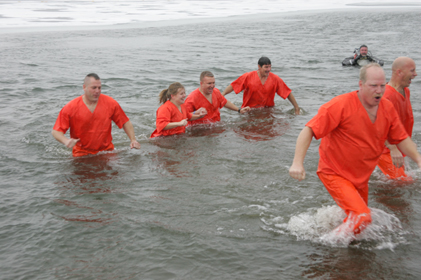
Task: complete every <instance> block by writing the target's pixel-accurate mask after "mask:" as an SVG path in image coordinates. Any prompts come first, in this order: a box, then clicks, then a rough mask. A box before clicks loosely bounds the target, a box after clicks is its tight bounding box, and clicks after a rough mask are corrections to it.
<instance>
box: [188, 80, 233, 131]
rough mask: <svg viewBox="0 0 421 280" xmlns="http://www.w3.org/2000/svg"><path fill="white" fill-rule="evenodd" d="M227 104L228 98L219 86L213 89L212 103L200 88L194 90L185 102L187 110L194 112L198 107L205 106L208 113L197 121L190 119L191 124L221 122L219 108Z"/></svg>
mask: <svg viewBox="0 0 421 280" xmlns="http://www.w3.org/2000/svg"><path fill="white" fill-rule="evenodd" d="M225 104H227V99H226V98H225V97H224V96H222V94H221V92H220V91H219V89H217V88H214V89H213V92H212V103H210V102H209V100H207V99H206V97H205V96H204V95H203V94H202V93H201V92H200V90H199V89H196V90H194V91H192V92H191V93H190V94H189V96H187V98H186V101H185V102H184V105H186V108H187V111H188V112H194V111H196V110H197V109H199V108H201V107H204V108H206V111H207V112H208V113H207V114H206V115H205V116H204V117H203V118H200V119H198V120H195V121H189V125H192V124H200V123H214V122H219V121H220V120H221V114H220V113H219V109H220V108H223V107H224V106H225Z"/></svg>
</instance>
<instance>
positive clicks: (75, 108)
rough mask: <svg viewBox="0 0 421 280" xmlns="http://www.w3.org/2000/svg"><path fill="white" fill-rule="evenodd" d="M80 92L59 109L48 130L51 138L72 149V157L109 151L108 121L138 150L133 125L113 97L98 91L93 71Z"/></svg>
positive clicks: (109, 132) (96, 77) (98, 83)
mask: <svg viewBox="0 0 421 280" xmlns="http://www.w3.org/2000/svg"><path fill="white" fill-rule="evenodd" d="M83 91H84V94H83V95H81V96H79V97H77V98H75V99H73V100H72V101H70V102H69V103H67V104H66V105H65V106H64V107H63V109H61V111H60V113H59V115H58V117H57V120H56V123H55V125H54V127H53V131H52V132H51V133H52V135H53V136H54V138H55V139H56V140H57V141H59V142H60V143H63V144H64V145H65V146H66V147H67V148H70V149H73V156H74V157H79V156H84V155H89V154H96V153H98V152H100V151H111V150H114V145H113V143H112V142H111V141H112V140H113V138H112V136H111V120H112V121H113V122H115V124H116V125H117V126H118V127H119V128H123V129H124V131H125V132H126V134H127V136H128V137H129V138H130V148H135V149H140V144H139V142H137V141H136V137H135V134H134V128H133V125H132V123H131V122H130V120H129V118H128V117H127V116H126V114H125V113H124V111H123V109H121V107H120V105H119V104H118V103H117V101H115V100H114V99H113V98H111V97H109V96H108V95H105V94H101V79H100V78H99V76H98V75H97V74H95V73H91V74H88V75H87V76H86V77H85V80H84V83H83ZM69 128H70V138H67V137H66V136H65V135H64V134H65V133H66V131H67V130H68V129H69Z"/></svg>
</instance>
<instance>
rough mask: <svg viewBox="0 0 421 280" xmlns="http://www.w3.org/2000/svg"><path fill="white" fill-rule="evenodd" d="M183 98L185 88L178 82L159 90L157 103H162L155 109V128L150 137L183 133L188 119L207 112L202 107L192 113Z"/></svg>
mask: <svg viewBox="0 0 421 280" xmlns="http://www.w3.org/2000/svg"><path fill="white" fill-rule="evenodd" d="M185 99H186V90H185V89H184V86H183V85H182V84H180V83H178V82H177V83H172V84H171V85H170V86H169V87H168V88H167V89H164V90H163V91H161V92H160V94H159V103H160V104H162V105H161V106H160V107H159V108H158V110H157V111H156V129H155V131H154V132H152V135H151V138H153V137H157V136H169V135H174V134H181V133H185V132H186V125H187V121H188V120H189V121H192V120H196V119H198V118H201V117H203V116H205V115H206V114H207V112H206V109H205V108H203V107H202V108H200V109H199V110H197V111H195V112H193V113H191V112H187V109H186V106H184V100H185Z"/></svg>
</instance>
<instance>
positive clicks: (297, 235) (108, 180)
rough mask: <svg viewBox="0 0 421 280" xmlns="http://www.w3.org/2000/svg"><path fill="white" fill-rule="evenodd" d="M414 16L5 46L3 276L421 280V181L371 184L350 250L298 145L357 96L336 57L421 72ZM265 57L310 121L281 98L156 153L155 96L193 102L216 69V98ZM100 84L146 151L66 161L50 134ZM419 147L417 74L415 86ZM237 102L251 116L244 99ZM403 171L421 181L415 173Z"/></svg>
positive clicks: (1, 95) (107, 33)
mask: <svg viewBox="0 0 421 280" xmlns="http://www.w3.org/2000/svg"><path fill="white" fill-rule="evenodd" d="M420 14H421V12H420V10H419V9H411V10H409V9H396V10H391V9H381V10H377V11H373V10H353V11H336V12H333V11H332V12H317V13H301V14H289V15H287V14H279V15H274V16H264V17H263V16H262V17H260V18H259V17H253V18H246V17H244V18H237V19H221V20H208V21H205V20H203V21H196V22H193V23H191V24H180V25H168V26H162V27H151V28H130V29H124V28H120V29H108V30H94V31H92V30H91V31H89V30H85V31H84V30H79V31H61V32H60V31H54V32H33V33H16V34H14V33H9V34H0V42H1V43H0V59H1V60H0V61H1V65H2V67H1V68H0V108H1V118H0V128H1V134H0V141H1V143H3V145H1V146H0V159H1V161H0V176H1V197H0V207H1V211H0V215H1V219H0V256H1V257H0V258H1V259H0V268H1V269H0V271H1V273H0V278H1V279H306V278H310V279H419V278H420V277H421V270H420V268H419V261H420V257H419V252H420V249H421V238H420V237H421V218H420V215H421V206H420V205H421V204H420V200H421V192H420V187H421V184H420V182H419V181H418V180H417V181H416V182H415V183H413V184H409V185H408V184H407V185H403V184H397V183H393V182H388V181H386V180H385V178H384V177H383V176H382V175H381V174H380V172H379V171H377V170H376V171H375V172H374V174H373V176H372V178H371V181H370V187H371V189H370V196H369V205H370V207H371V208H372V210H373V217H374V222H373V225H372V226H370V227H369V228H368V229H367V231H366V232H365V233H364V235H362V236H361V238H360V240H358V241H357V242H355V243H353V245H350V246H347V245H344V244H343V243H341V242H335V240H334V239H332V238H331V237H329V232H330V230H332V229H333V228H334V227H335V226H336V225H338V224H339V223H340V222H341V219H342V218H343V216H342V213H341V211H340V210H339V209H338V208H337V207H336V206H335V203H334V202H333V200H332V199H331V197H330V195H329V194H328V193H327V192H326V191H325V189H324V187H323V185H322V184H321V182H320V181H319V180H318V178H317V176H316V174H315V171H316V169H317V161H318V153H317V148H318V143H317V141H314V143H313V144H312V146H311V147H310V150H309V152H308V154H307V158H306V162H305V166H306V169H307V179H306V180H305V181H302V182H297V181H294V180H292V179H290V178H289V176H288V168H289V166H290V164H291V161H292V157H293V153H294V147H295V140H296V137H297V135H298V133H299V131H300V130H301V129H302V127H303V126H304V124H305V123H306V122H307V121H308V120H309V119H310V118H311V117H312V116H313V115H315V114H316V112H317V109H318V107H319V106H320V105H321V104H323V103H324V102H326V101H328V100H330V99H331V98H332V97H333V96H335V95H337V94H340V93H345V92H349V91H351V90H354V89H357V83H358V69H355V68H343V67H342V66H341V61H342V59H343V58H344V57H346V56H349V55H350V53H352V51H353V49H354V48H355V47H357V46H359V45H360V44H362V43H366V44H367V45H368V46H369V49H370V50H371V51H372V53H373V55H375V56H376V57H378V58H380V59H383V60H385V66H384V68H385V70H386V73H387V76H388V77H390V66H391V62H392V61H393V60H394V58H395V57H397V56H401V55H408V56H411V57H412V58H413V59H414V60H415V61H416V63H418V64H420V61H421V51H420V37H419V30H418V28H417V24H418V23H419V18H420ZM261 55H267V56H269V57H270V58H271V60H272V66H273V67H272V71H273V72H274V73H276V74H279V75H280V76H281V77H282V78H283V79H284V81H285V82H286V83H287V85H288V86H289V87H290V88H291V89H292V90H293V93H294V95H295V97H296V99H297V101H298V103H299V105H300V106H301V107H302V108H303V109H304V110H305V111H306V114H305V115H302V116H294V115H292V114H291V113H290V112H289V111H290V109H291V108H292V106H291V105H290V104H289V102H288V101H283V100H281V99H280V98H279V97H277V98H276V107H275V108H272V109H262V110H255V111H253V112H252V113H251V114H249V115H241V116H240V115H238V114H237V113H236V112H231V111H227V110H225V109H223V110H222V114H221V115H222V122H220V123H218V124H216V125H214V126H211V127H196V128H195V129H192V130H190V131H188V133H187V134H186V135H185V136H179V137H169V138H165V139H160V140H157V141H149V139H148V137H149V136H150V134H151V133H152V131H153V130H154V128H155V127H154V122H155V111H156V109H157V107H158V100H157V99H158V98H157V96H158V93H159V91H160V90H161V89H163V88H165V87H167V86H168V85H169V84H170V83H172V82H174V81H179V82H181V83H183V84H184V85H185V86H186V91H187V92H190V91H192V90H194V89H195V88H197V86H198V78H199V74H200V72H201V71H203V70H210V71H212V72H213V73H214V74H215V75H216V82H217V87H218V88H220V89H221V90H222V89H224V88H225V87H226V86H227V85H228V84H229V83H230V82H231V81H233V80H234V79H235V78H237V77H238V76H239V75H240V74H242V73H244V72H246V71H251V70H253V69H256V67H257V66H256V64H257V59H258V58H259V57H260V56H261ZM89 72H96V73H98V74H99V75H100V77H101V78H102V82H103V93H105V94H109V95H111V96H113V97H114V98H115V99H117V100H118V101H119V103H120V104H121V105H122V107H123V109H124V110H125V111H126V113H127V115H128V116H129V117H130V119H131V121H132V123H133V124H134V127H135V131H136V135H137V137H138V138H139V139H140V140H141V145H142V148H141V150H139V151H136V150H130V149H129V148H128V144H129V143H128V139H127V136H126V135H125V134H124V132H123V131H122V130H118V129H117V128H116V127H115V128H114V130H113V137H114V144H115V146H116V152H113V153H105V154H101V155H98V156H92V157H86V158H78V159H73V158H72V157H71V152H70V151H69V150H67V149H66V148H65V147H64V146H62V145H61V144H59V143H58V142H56V141H55V140H54V139H53V137H52V136H51V134H50V132H51V129H52V126H53V124H54V122H55V119H56V117H57V114H58V112H59V110H60V109H61V107H62V106H64V105H65V104H66V103H67V102H68V101H69V100H71V99H72V98H74V97H76V96H78V95H80V94H81V93H82V80H83V78H84V76H85V75H86V74H87V73H89ZM411 92H412V103H413V109H414V116H415V124H416V125H415V127H414V137H413V139H414V141H415V142H416V143H420V141H421V134H420V132H421V131H420V126H419V123H420V122H421V109H420V106H419V104H420V97H419V93H420V92H421V78H420V77H417V78H416V79H415V80H414V81H413V83H412V84H411ZM227 98H228V99H229V100H231V101H233V102H234V103H235V104H237V105H240V104H241V95H238V96H237V95H234V94H233V93H231V94H229V95H228V96H227ZM409 166H410V169H411V171H410V172H411V174H412V175H413V176H414V177H415V178H417V179H418V177H419V174H420V173H419V172H418V171H417V170H416V169H415V165H414V164H413V163H410V164H409Z"/></svg>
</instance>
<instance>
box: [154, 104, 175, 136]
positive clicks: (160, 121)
mask: <svg viewBox="0 0 421 280" xmlns="http://www.w3.org/2000/svg"><path fill="white" fill-rule="evenodd" d="M167 102H168V101H167ZM170 122H171V112H170V110H168V107H167V106H166V104H165V103H164V104H163V105H161V107H159V108H158V110H157V111H156V130H157V132H158V133H159V132H161V131H162V130H163V129H164V128H165V127H166V126H167V125H168V124H169V123H170Z"/></svg>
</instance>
